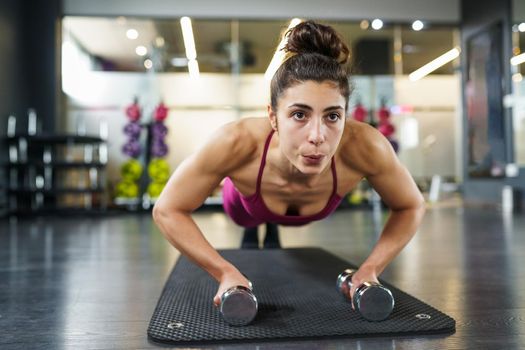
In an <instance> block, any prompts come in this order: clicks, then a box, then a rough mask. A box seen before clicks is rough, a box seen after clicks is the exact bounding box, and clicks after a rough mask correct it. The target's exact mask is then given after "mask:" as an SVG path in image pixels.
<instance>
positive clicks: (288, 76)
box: [270, 21, 352, 111]
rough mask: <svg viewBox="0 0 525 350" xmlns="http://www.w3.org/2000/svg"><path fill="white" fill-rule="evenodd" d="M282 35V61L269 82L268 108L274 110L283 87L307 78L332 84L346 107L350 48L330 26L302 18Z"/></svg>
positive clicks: (283, 89)
mask: <svg viewBox="0 0 525 350" xmlns="http://www.w3.org/2000/svg"><path fill="white" fill-rule="evenodd" d="M285 37H287V39H288V42H287V44H286V45H285V47H284V48H283V50H284V51H285V54H286V56H285V60H284V62H283V63H282V64H281V66H280V67H279V69H277V71H276V72H275V74H274V76H273V78H272V81H271V84H270V103H271V106H272V109H273V110H274V111H276V110H277V100H278V99H279V97H280V96H281V95H282V94H283V93H284V91H285V90H286V89H287V88H289V87H291V86H293V85H295V84H298V83H301V82H305V81H308V80H312V81H315V82H318V83H321V82H324V81H331V82H333V83H335V85H337V87H338V88H339V91H340V92H341V95H342V96H343V97H344V98H345V109H346V108H347V107H348V99H349V97H350V93H351V90H352V89H351V87H350V83H349V80H348V74H349V70H348V68H347V62H348V60H349V56H350V50H349V49H348V46H347V45H346V44H345V43H344V42H343V40H342V39H341V37H340V36H339V34H338V33H337V32H336V31H335V30H334V29H333V28H332V27H330V26H327V25H323V24H319V23H316V22H313V21H306V22H302V23H299V24H298V25H296V26H295V27H294V28H292V29H290V30H288V31H287V32H286V34H285Z"/></svg>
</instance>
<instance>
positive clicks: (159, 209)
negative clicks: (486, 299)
mask: <svg viewBox="0 0 525 350" xmlns="http://www.w3.org/2000/svg"><path fill="white" fill-rule="evenodd" d="M151 216H152V217H153V221H154V222H155V223H156V224H157V225H159V224H160V222H161V221H162V219H163V218H165V217H167V216H168V214H167V209H166V208H165V207H164V206H162V205H160V204H159V203H158V202H157V203H155V205H154V206H153V210H152V212H151Z"/></svg>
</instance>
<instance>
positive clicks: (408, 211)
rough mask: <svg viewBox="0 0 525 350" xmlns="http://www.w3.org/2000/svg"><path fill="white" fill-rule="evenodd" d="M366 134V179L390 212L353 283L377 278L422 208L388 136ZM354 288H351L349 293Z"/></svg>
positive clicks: (417, 222) (415, 225) (402, 243)
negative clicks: (386, 137)
mask: <svg viewBox="0 0 525 350" xmlns="http://www.w3.org/2000/svg"><path fill="white" fill-rule="evenodd" d="M365 134H366V139H367V140H368V141H367V142H366V147H365V148H366V153H367V157H366V159H368V164H367V169H366V170H367V174H368V175H367V180H368V182H369V183H370V185H371V186H372V187H373V188H374V189H375V190H376V191H377V192H378V193H379V195H380V196H381V198H382V200H383V201H384V202H385V203H386V204H387V206H388V207H389V208H390V215H389V218H388V220H387V222H386V224H385V226H384V228H383V231H382V233H381V236H380V238H379V240H378V241H377V242H376V244H375V246H374V247H373V249H372V251H371V253H370V255H369V256H368V257H367V258H366V259H365V261H364V262H363V263H362V264H361V267H360V268H359V270H358V271H357V272H356V274H355V275H354V277H353V285H354V286H358V285H359V284H361V283H363V282H365V281H377V276H378V275H380V274H381V273H382V272H383V270H384V269H385V268H386V266H387V265H388V264H389V263H390V262H391V261H392V260H393V259H394V258H395V257H396V256H397V255H398V254H399V252H400V251H401V250H402V249H403V248H404V247H405V246H406V245H407V243H408V242H409V241H410V239H411V238H412V237H413V236H414V234H415V233H416V231H417V228H418V227H419V225H420V223H421V220H422V218H423V214H424V212H425V207H424V199H423V196H422V195H421V193H420V191H419V189H418V188H417V186H416V184H415V183H414V180H413V179H412V177H411V176H410V174H409V173H408V171H407V169H406V168H405V167H404V166H403V165H402V164H401V163H400V162H399V160H398V158H397V156H396V154H395V153H394V151H393V149H392V147H391V145H390V143H389V142H388V140H386V139H385V138H384V137H383V136H382V135H381V134H379V133H378V132H377V131H376V130H367V131H366V132H365ZM354 290H355V288H354V289H353V290H351V291H350V293H351V295H352V296H353V293H354Z"/></svg>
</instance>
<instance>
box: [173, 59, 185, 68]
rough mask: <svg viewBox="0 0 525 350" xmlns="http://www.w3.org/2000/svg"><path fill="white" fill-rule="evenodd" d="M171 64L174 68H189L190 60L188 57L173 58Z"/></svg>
mask: <svg viewBox="0 0 525 350" xmlns="http://www.w3.org/2000/svg"><path fill="white" fill-rule="evenodd" d="M170 63H171V65H172V66H173V67H187V66H188V59H187V58H186V57H173V58H172V59H171V60H170Z"/></svg>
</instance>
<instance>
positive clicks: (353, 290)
mask: <svg viewBox="0 0 525 350" xmlns="http://www.w3.org/2000/svg"><path fill="white" fill-rule="evenodd" d="M354 293H355V287H354V286H353V285H352V288H350V292H349V294H350V304H352V309H354Z"/></svg>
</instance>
